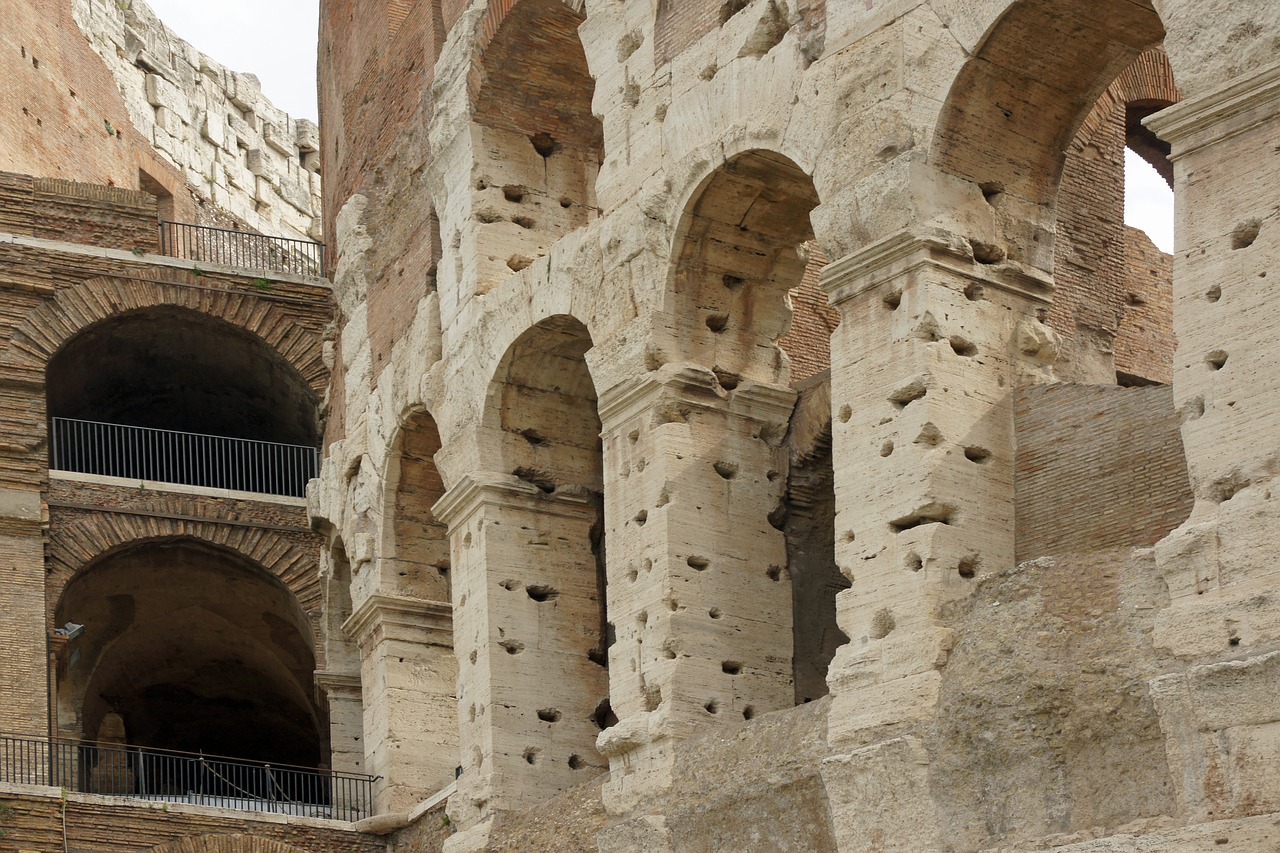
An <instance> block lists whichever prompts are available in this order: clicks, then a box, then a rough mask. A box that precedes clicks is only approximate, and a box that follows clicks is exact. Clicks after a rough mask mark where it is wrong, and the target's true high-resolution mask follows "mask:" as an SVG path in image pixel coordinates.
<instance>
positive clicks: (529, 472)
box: [511, 468, 556, 494]
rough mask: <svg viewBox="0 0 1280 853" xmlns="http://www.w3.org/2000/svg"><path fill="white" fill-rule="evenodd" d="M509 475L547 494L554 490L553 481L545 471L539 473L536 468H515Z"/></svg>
mask: <svg viewBox="0 0 1280 853" xmlns="http://www.w3.org/2000/svg"><path fill="white" fill-rule="evenodd" d="M511 473H512V474H514V475H515V476H516V477H518V478H519V479H521V480H524V481H525V482H526V483H528V484H530V485H532V486H537V487H538V488H539V489H541V490H542V491H544V492H546V493H547V494H551V493H552V492H554V491H555V490H556V483H555V481H554V480H552V479H551V476H550V475H549V474H548V473H547V472H546V471H539V470H538V469H537V468H517V469H516V470H514V471H512V472H511Z"/></svg>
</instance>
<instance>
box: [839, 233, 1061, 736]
mask: <svg viewBox="0 0 1280 853" xmlns="http://www.w3.org/2000/svg"><path fill="white" fill-rule="evenodd" d="M823 284H824V287H825V289H826V290H827V292H828V294H830V297H831V302H832V304H833V305H834V306H835V307H836V308H837V309H838V310H839V311H840V314H841V322H840V326H839V327H838V328H837V330H836V332H835V334H834V335H833V336H832V339H831V364H832V368H831V400H832V403H831V405H832V410H833V421H832V456H833V460H834V465H835V481H836V561H837V562H838V563H839V564H840V567H841V570H842V571H843V572H844V574H845V576H846V577H847V578H848V579H849V581H850V583H851V584H852V586H851V587H850V589H848V590H846V591H845V592H842V593H841V594H840V595H839V597H838V599H837V615H838V621H839V624H840V627H841V629H842V630H843V631H844V633H845V634H846V636H848V637H849V638H850V641H849V643H847V644H846V645H845V646H844V647H842V648H841V649H840V651H839V652H838V653H837V655H836V658H835V660H834V661H833V662H832V665H831V668H830V671H829V676H828V682H829V684H830V686H831V692H832V694H833V706H832V709H831V724H830V733H829V736H830V739H831V741H832V743H833V745H837V746H839V745H850V744H852V743H853V741H852V740H851V739H850V736H851V735H852V734H853V733H854V732H856V731H857V730H859V729H861V728H866V727H871V726H875V725H879V724H882V723H889V722H898V721H901V720H903V719H905V718H911V717H913V716H918V715H920V714H922V713H927V711H928V709H930V708H932V706H933V701H934V698H935V696H936V692H937V687H938V683H939V681H940V675H939V673H938V669H939V667H940V666H941V665H942V664H943V663H945V660H946V654H947V651H948V649H949V647H950V643H951V636H950V633H949V631H948V629H947V628H946V627H945V619H944V617H943V612H942V611H943V609H944V608H945V607H946V605H947V604H948V603H950V602H953V601H956V600H958V599H962V598H964V597H966V596H968V595H969V593H970V591H971V590H972V588H973V584H974V579H975V578H976V577H977V576H978V575H980V574H982V573H984V572H992V571H1003V570H1005V569H1008V568H1011V567H1012V566H1013V561H1014V529H1013V451H1014V448H1013V416H1012V405H1011V401H1012V390H1013V388H1014V387H1015V385H1017V384H1019V383H1023V382H1030V381H1041V380H1043V379H1044V378H1047V371H1046V370H1045V367H1046V363H1047V362H1048V361H1049V360H1051V358H1052V351H1053V344H1052V341H1053V336H1052V333H1051V332H1050V331H1049V329H1048V328H1047V327H1046V326H1044V325H1043V324H1042V323H1041V322H1040V320H1039V319H1038V316H1040V315H1042V313H1043V311H1044V310H1045V309H1047V307H1048V301H1047V300H1048V294H1049V290H1050V288H1049V284H1048V280H1047V277H1045V276H1042V275H1039V274H1033V273H1032V272H1030V271H1028V270H1026V269H1024V268H1022V267H1020V266H1017V265H1015V264H1012V263H1002V264H998V265H986V264H979V263H977V262H975V261H974V259H973V255H972V250H971V249H970V247H969V244H968V242H967V241H965V240H963V239H960V238H958V237H955V236H954V235H948V234H945V233H939V232H932V233H928V234H912V233H900V234H898V235H895V236H893V237H890V238H888V239H886V240H884V241H882V242H880V243H877V244H874V245H872V246H870V247H869V248H867V249H866V250H865V251H863V252H860V253H858V254H856V255H853V256H850V257H847V258H844V259H843V260H840V261H837V262H836V263H834V264H831V265H830V266H829V267H827V269H826V271H825V272H824V273H823Z"/></svg>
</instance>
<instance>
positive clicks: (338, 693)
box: [315, 669, 361, 699]
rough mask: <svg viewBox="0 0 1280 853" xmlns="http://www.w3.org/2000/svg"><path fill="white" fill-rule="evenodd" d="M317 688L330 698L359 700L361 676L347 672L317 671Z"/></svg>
mask: <svg viewBox="0 0 1280 853" xmlns="http://www.w3.org/2000/svg"><path fill="white" fill-rule="evenodd" d="M315 679H316V687H319V688H320V689H321V690H323V691H324V692H325V695H326V696H328V697H330V698H344V699H359V698H360V696H361V686H360V674H359V673H347V672H330V671H328V670H323V669H320V670H316V674H315Z"/></svg>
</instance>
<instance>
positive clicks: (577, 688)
mask: <svg viewBox="0 0 1280 853" xmlns="http://www.w3.org/2000/svg"><path fill="white" fill-rule="evenodd" d="M435 515H436V517H437V518H439V519H440V520H441V521H443V522H445V523H446V524H448V526H449V537H450V541H451V546H452V554H453V557H452V561H451V564H452V566H453V598H454V608H455V610H454V612H455V620H454V627H455V643H456V649H457V655H458V663H459V667H460V678H459V682H458V683H459V695H458V710H457V713H458V721H459V722H458V725H459V727H460V732H461V751H462V761H461V764H462V775H461V777H460V778H459V779H458V793H457V794H455V795H454V796H453V797H451V798H450V800H449V816H450V818H451V819H452V820H453V822H454V823H455V824H456V825H457V826H458V827H459V828H460V829H461V830H463V831H462V832H461V833H459V834H458V835H455V836H453V837H452V838H451V839H450V840H449V842H448V844H447V845H446V849H448V850H450V851H458V850H468V849H479V847H481V846H482V845H483V843H484V839H485V838H486V837H487V832H488V828H489V826H490V821H491V818H492V817H493V816H494V814H495V813H496V812H499V811H504V810H510V809H520V808H527V807H532V806H536V805H537V804H539V803H541V802H544V801H545V800H546V798H547V797H548V796H550V795H551V794H553V793H555V792H556V791H559V790H563V789H565V788H568V787H571V786H573V785H576V784H578V783H581V782H586V781H588V780H590V779H591V778H593V777H594V776H595V775H597V774H598V773H599V772H600V771H601V770H602V769H603V768H604V760H603V758H601V756H600V755H599V753H597V752H596V749H595V741H596V736H597V735H598V734H599V731H600V725H601V724H602V723H603V720H604V718H605V717H606V716H607V715H608V713H609V710H608V707H609V706H608V692H609V685H608V675H607V672H606V670H605V666H604V663H605V658H604V651H605V650H604V649H603V648H602V639H603V638H602V630H603V627H602V620H601V609H600V599H599V586H600V578H599V573H598V568H597V567H598V561H597V555H596V552H595V550H594V548H593V541H598V538H599V537H598V525H599V518H600V509H599V500H598V498H597V496H596V495H595V494H593V493H591V492H588V491H587V490H585V489H582V488H579V487H573V486H569V487H563V486H562V487H560V488H558V489H556V490H555V491H554V492H551V493H548V492H544V491H543V490H542V489H540V488H538V487H537V486H534V485H531V484H529V483H527V482H524V481H523V480H519V479H516V478H515V477H511V476H507V475H500V474H492V475H472V476H467V477H465V478H463V480H462V481H461V482H460V483H458V484H457V485H456V486H454V488H452V489H451V490H450V491H449V492H448V494H446V495H445V496H444V498H442V499H441V500H440V502H439V503H437V504H436V506H435Z"/></svg>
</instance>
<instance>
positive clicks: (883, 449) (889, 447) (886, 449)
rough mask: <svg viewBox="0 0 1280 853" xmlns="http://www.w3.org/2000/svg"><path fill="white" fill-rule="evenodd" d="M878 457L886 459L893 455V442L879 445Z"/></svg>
mask: <svg viewBox="0 0 1280 853" xmlns="http://www.w3.org/2000/svg"><path fill="white" fill-rule="evenodd" d="M880 455H881V456H885V457H888V456H892V455H893V442H892V441H886V442H885V443H884V444H882V445H880Z"/></svg>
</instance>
